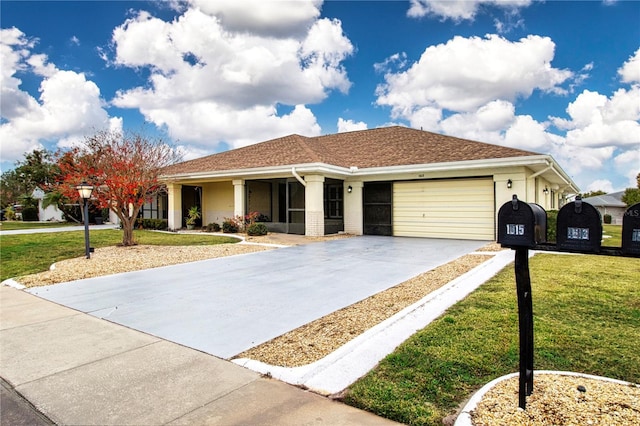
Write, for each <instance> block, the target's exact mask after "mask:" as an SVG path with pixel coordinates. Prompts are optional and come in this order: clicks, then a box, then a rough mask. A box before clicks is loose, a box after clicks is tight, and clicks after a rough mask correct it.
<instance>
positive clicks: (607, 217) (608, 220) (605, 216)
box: [603, 213, 611, 225]
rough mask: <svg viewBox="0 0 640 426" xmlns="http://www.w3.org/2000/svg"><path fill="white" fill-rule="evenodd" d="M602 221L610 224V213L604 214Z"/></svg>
mask: <svg viewBox="0 0 640 426" xmlns="http://www.w3.org/2000/svg"><path fill="white" fill-rule="evenodd" d="M603 219H604V223H606V224H607V225H611V215H610V214H609V213H607V214H605V215H604V218H603Z"/></svg>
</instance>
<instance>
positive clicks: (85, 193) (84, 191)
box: [76, 182, 93, 259]
mask: <svg viewBox="0 0 640 426" xmlns="http://www.w3.org/2000/svg"><path fill="white" fill-rule="evenodd" d="M76 189H77V190H78V194H80V198H82V200H83V201H84V252H85V254H86V256H87V259H89V258H90V257H91V248H90V247H89V198H91V193H92V192H93V185H89V184H88V183H87V182H82V183H81V184H80V185H78V186H76Z"/></svg>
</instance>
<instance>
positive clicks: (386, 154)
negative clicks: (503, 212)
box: [161, 126, 578, 240]
mask: <svg viewBox="0 0 640 426" xmlns="http://www.w3.org/2000/svg"><path fill="white" fill-rule="evenodd" d="M161 179H162V181H163V182H164V183H165V184H166V186H167V200H166V203H167V212H168V215H167V216H168V223H169V228H170V229H178V228H181V227H182V226H183V225H184V219H185V215H186V213H185V212H186V211H187V210H188V208H189V207H191V206H194V205H195V206H199V207H200V208H201V210H202V223H203V224H205V225H206V224H208V223H212V222H216V223H219V224H220V223H222V222H223V221H224V219H225V218H230V217H234V216H238V215H245V214H247V213H249V212H259V213H260V215H261V221H262V222H263V223H265V224H266V225H267V227H268V229H269V230H270V231H272V232H285V233H295V234H304V235H308V236H320V235H327V234H333V233H338V232H346V233H350V234H356V235H362V234H365V235H366V234H373V235H393V236H412V237H431V238H461V239H478V240H493V239H495V234H496V229H495V228H496V215H497V212H498V210H499V208H500V206H501V205H502V204H504V203H505V202H507V201H509V200H511V198H512V196H513V194H517V195H518V198H519V199H521V200H523V201H527V202H535V203H538V204H540V205H541V206H542V207H543V208H545V209H558V208H560V207H561V206H562V205H563V204H564V203H565V202H566V199H567V197H568V196H570V195H572V194H575V193H577V192H578V187H577V186H576V184H575V183H574V182H573V181H572V180H571V178H570V177H569V176H568V175H567V174H566V173H565V172H564V171H563V170H562V168H561V167H560V166H559V165H558V164H557V163H556V161H555V160H554V159H553V158H552V157H551V156H550V155H544V154H538V153H535V152H529V151H524V150H520V149H514V148H507V147H504V146H498V145H491V144H486V143H481V142H475V141H470V140H465V139H459V138H455V137H450V136H444V135H440V134H436V133H431V132H426V131H422V130H416V129H411V128H406V127H400V126H393V127H385V128H377V129H372V130H362V131H354V132H346V133H338V134H331V135H324V136H316V137H305V136H300V135H295V134H294V135H289V136H285V137H281V138H278V139H273V140H269V141H266V142H261V143H257V144H255V145H250V146H246V147H243V148H238V149H233V150H230V151H226V152H222V153H218V154H213V155H209V156H206V157H203V158H198V159H195V160H190V161H185V162H182V163H178V164H175V165H172V166H169V167H167V168H166V169H164V171H163V173H162V177H161Z"/></svg>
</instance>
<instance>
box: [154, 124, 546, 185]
mask: <svg viewBox="0 0 640 426" xmlns="http://www.w3.org/2000/svg"><path fill="white" fill-rule="evenodd" d="M531 155H537V153H535V152H530V151H524V150H520V149H514V148H507V147H503V146H499V145H491V144H487V143H482V142H475V141H470V140H466V139H460V138H455V137H451V136H445V135H440V134H437V133H431V132H425V131H422V130H416V129H410V128H407V127H400V126H392V127H383V128H377V129H371V130H360V131H354V132H345V133H336V134H332V135H325V136H316V137H305V136H300V135H289V136H285V137H282V138H278V139H272V140H269V141H266V142H261V143H257V144H255V145H250V146H247V147H243V148H238V149H234V150H230V151H225V152H221V153H218V154H213V155H209V156H206V157H202V158H198V159H195V160H190V161H185V162H183V163H178V164H175V165H173V166H169V167H167V168H166V169H165V170H164V171H163V174H164V175H165V176H168V175H177V174H185V173H203V172H214V171H224V170H237V169H251V168H260V167H270V166H287V165H296V164H307V163H325V164H330V165H334V166H340V167H352V166H356V167H358V168H360V169H363V168H370V167H385V166H401V165H412V164H429V163H446V162H454V161H468V160H488V159H493V158H510V157H522V156H531Z"/></svg>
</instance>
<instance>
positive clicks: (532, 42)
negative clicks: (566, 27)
mask: <svg viewBox="0 0 640 426" xmlns="http://www.w3.org/2000/svg"><path fill="white" fill-rule="evenodd" d="M554 50H555V44H554V43H553V42H552V41H551V39H549V38H548V37H539V36H528V37H527V38H523V39H520V40H519V41H517V42H511V41H509V40H507V39H505V38H502V37H499V36H497V35H487V36H486V37H485V38H479V37H470V38H464V37H459V36H456V37H454V38H453V39H452V40H450V41H449V42H447V43H445V44H439V45H436V46H430V47H428V48H427V49H426V50H425V51H424V53H423V54H422V56H421V58H420V60H419V61H418V62H416V63H414V64H413V65H412V66H411V67H410V68H409V69H408V70H407V71H404V72H398V73H395V74H393V73H390V74H387V75H386V76H385V83H384V84H382V85H380V86H378V88H377V94H378V99H377V104H378V105H386V106H390V107H391V108H392V116H393V117H402V118H406V119H409V120H410V119H411V115H412V114H413V112H415V111H416V110H418V109H420V108H422V107H425V106H430V107H437V108H440V109H447V110H451V111H458V112H469V111H473V110H475V109H477V108H478V107H480V106H482V105H485V104H487V103H489V102H491V101H494V100H496V99H501V100H506V101H509V102H513V101H514V100H516V99H517V98H519V97H528V96H530V95H531V93H532V92H533V91H534V90H541V91H544V92H553V93H563V92H564V90H563V89H562V88H561V87H560V85H561V84H562V83H563V82H565V81H566V80H567V79H569V78H570V77H572V75H573V74H572V72H571V71H568V70H560V69H557V68H553V67H552V66H551V60H552V59H553V56H554Z"/></svg>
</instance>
